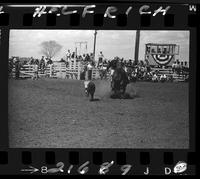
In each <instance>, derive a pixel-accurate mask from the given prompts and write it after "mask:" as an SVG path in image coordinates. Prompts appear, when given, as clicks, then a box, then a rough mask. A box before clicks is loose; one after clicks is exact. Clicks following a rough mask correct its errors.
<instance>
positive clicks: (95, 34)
mask: <svg viewBox="0 0 200 179" xmlns="http://www.w3.org/2000/svg"><path fill="white" fill-rule="evenodd" d="M96 36H97V30H95V32H94V47H93V58H94V61H95V51H96Z"/></svg>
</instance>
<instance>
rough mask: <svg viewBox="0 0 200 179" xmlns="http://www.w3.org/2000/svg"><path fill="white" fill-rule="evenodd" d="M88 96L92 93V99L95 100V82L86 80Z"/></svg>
mask: <svg viewBox="0 0 200 179" xmlns="http://www.w3.org/2000/svg"><path fill="white" fill-rule="evenodd" d="M84 85H85V93H86V96H89V95H90V101H93V100H94V92H95V84H94V82H92V81H84Z"/></svg>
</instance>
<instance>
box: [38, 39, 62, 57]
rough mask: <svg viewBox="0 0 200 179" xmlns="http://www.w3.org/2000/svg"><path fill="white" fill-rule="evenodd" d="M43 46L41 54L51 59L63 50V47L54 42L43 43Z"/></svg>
mask: <svg viewBox="0 0 200 179" xmlns="http://www.w3.org/2000/svg"><path fill="white" fill-rule="evenodd" d="M41 46H42V50H41V53H42V54H43V55H45V56H46V57H47V58H50V59H51V58H52V57H54V56H55V55H56V53H58V52H59V51H60V50H61V48H62V46H61V45H60V44H58V43H57V42H56V41H54V40H51V41H45V42H42V43H41Z"/></svg>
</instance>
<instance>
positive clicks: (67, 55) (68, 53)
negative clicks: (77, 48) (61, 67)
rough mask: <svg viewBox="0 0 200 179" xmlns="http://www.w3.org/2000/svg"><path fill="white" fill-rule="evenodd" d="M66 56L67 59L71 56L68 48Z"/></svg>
mask: <svg viewBox="0 0 200 179" xmlns="http://www.w3.org/2000/svg"><path fill="white" fill-rule="evenodd" d="M66 57H67V61H69V60H70V58H71V52H70V50H67V53H66Z"/></svg>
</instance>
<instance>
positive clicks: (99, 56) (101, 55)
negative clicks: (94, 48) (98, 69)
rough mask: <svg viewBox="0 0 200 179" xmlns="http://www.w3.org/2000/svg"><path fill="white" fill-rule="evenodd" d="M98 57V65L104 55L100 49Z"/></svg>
mask: <svg viewBox="0 0 200 179" xmlns="http://www.w3.org/2000/svg"><path fill="white" fill-rule="evenodd" d="M98 58H99V60H98V65H97V66H99V64H100V63H102V62H103V59H104V55H103V52H102V51H100V53H99V55H98Z"/></svg>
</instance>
